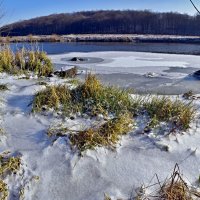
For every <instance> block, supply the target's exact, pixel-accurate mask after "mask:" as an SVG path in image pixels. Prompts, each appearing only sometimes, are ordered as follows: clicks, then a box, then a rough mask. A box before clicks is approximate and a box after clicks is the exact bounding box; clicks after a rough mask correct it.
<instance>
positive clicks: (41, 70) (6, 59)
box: [0, 46, 53, 76]
mask: <svg viewBox="0 0 200 200" xmlns="http://www.w3.org/2000/svg"><path fill="white" fill-rule="evenodd" d="M0 72H6V73H9V74H27V73H29V72H33V73H35V74H37V75H38V76H48V75H49V74H51V73H52V72H53V65H52V63H51V60H50V59H49V58H48V57H47V54H46V53H45V52H43V51H39V50H36V51H32V50H26V49H24V48H22V49H21V50H19V51H17V52H16V53H14V52H13V51H12V50H11V49H10V48H9V47H8V46H5V47H3V49H1V51H0Z"/></svg>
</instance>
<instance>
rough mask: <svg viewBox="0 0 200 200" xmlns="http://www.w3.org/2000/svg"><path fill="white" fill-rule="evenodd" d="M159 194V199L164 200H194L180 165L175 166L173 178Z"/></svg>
mask: <svg viewBox="0 0 200 200" xmlns="http://www.w3.org/2000/svg"><path fill="white" fill-rule="evenodd" d="M159 193H160V196H159V198H160V199H163V200H193V198H192V196H193V194H192V193H191V190H190V188H189V187H188V185H187V184H186V182H185V181H184V180H183V178H182V176H181V174H180V170H179V166H178V165H176V166H175V168H174V171H173V173H172V175H171V177H170V178H169V179H168V180H167V181H166V182H164V184H163V185H162V187H161V189H160V191H159Z"/></svg>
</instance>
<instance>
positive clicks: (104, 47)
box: [11, 42, 200, 55]
mask: <svg viewBox="0 0 200 200" xmlns="http://www.w3.org/2000/svg"><path fill="white" fill-rule="evenodd" d="M22 47H26V48H28V49H32V48H39V49H40V50H44V51H46V52H47V53H48V54H62V53H68V52H94V51H139V52H154V53H159V52H160V53H178V54H195V55H200V44H173V43H114V42H112V43H99V42H96V43H94V42H84V43H83V42H82V43H47V42H44V43H38V44H37V45H31V44H30V43H11V48H12V49H13V50H14V51H16V50H17V49H20V48H22Z"/></svg>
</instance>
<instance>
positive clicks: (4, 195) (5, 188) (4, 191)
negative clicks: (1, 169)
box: [0, 180, 8, 200]
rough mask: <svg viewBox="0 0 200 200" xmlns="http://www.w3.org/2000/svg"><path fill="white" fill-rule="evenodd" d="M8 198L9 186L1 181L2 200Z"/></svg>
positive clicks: (0, 199) (0, 195)
mask: <svg viewBox="0 0 200 200" xmlns="http://www.w3.org/2000/svg"><path fill="white" fill-rule="evenodd" d="M7 197H8V186H7V184H6V183H4V182H3V181H2V180H0V200H6V199H7Z"/></svg>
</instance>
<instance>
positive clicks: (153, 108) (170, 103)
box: [144, 96, 195, 130]
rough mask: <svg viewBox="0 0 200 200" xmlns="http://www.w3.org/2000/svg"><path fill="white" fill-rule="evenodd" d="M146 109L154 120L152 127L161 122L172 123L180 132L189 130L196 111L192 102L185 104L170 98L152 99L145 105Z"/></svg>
mask: <svg viewBox="0 0 200 200" xmlns="http://www.w3.org/2000/svg"><path fill="white" fill-rule="evenodd" d="M144 109H145V110H146V111H147V113H148V115H149V116H150V118H151V120H152V122H151V126H152V127H154V126H155V125H156V124H158V123H159V122H170V123H172V124H173V125H174V126H175V127H176V128H179V129H180V130H187V129H188V128H189V126H190V122H191V121H192V120H193V118H194V115H195V109H194V106H193V104H192V103H191V102H190V103H184V102H182V101H180V100H171V99H170V98H168V97H158V96H153V97H150V98H149V99H148V100H147V101H146V102H145V103H144Z"/></svg>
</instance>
